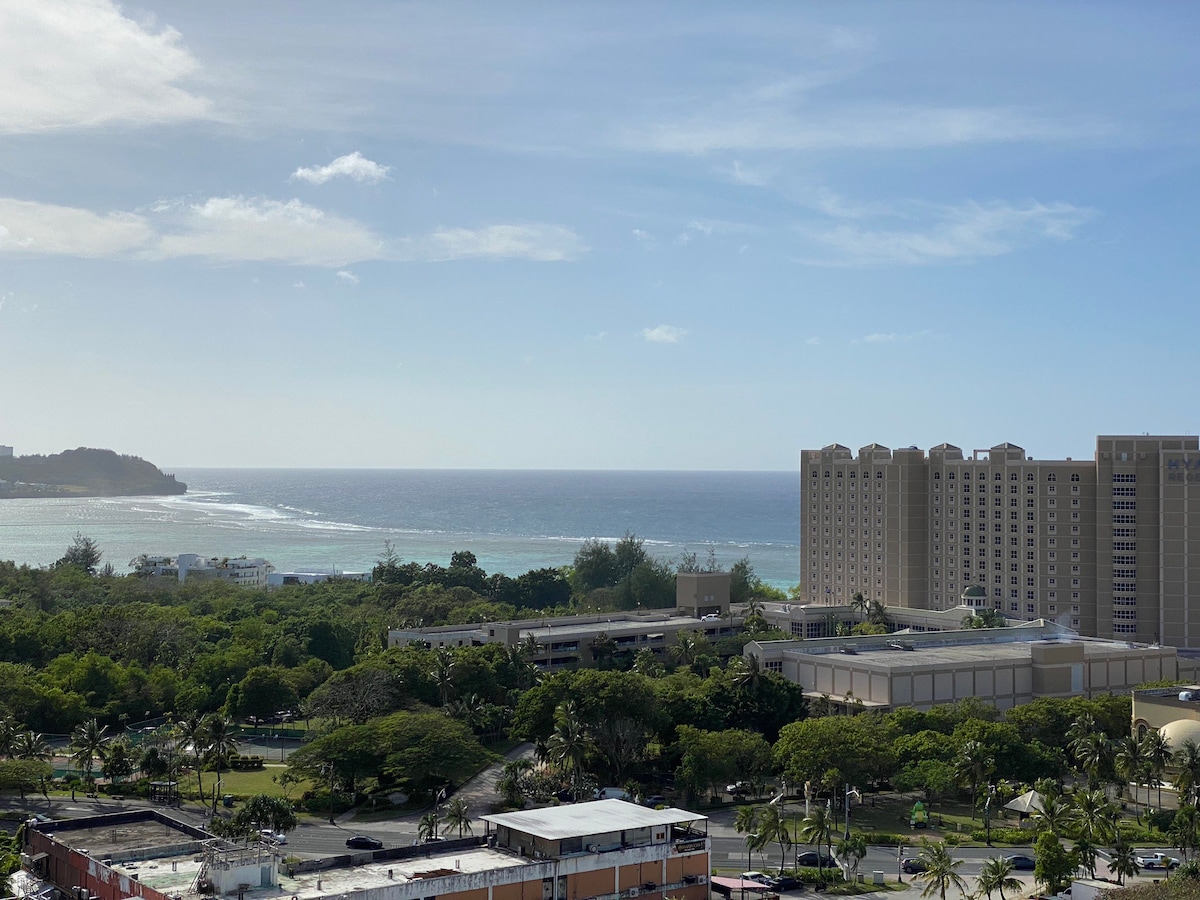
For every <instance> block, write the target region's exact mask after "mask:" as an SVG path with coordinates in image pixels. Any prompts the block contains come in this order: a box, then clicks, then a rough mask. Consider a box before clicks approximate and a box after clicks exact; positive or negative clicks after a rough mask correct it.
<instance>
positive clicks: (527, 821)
mask: <svg viewBox="0 0 1200 900" xmlns="http://www.w3.org/2000/svg"><path fill="white" fill-rule="evenodd" d="M480 818H481V819H483V821H485V822H488V823H489V824H491V825H497V826H501V825H502V826H504V827H506V828H511V829H513V830H514V831H519V832H521V833H523V834H531V835H533V836H534V837H539V838H542V839H544V840H548V841H560V840H565V839H566V838H573V837H588V836H589V835H593V834H608V833H610V832H613V831H622V830H625V829H629V828H652V827H653V826H655V825H674V824H677V823H680V822H698V821H701V820H707V818H708V817H707V816H702V815H699V814H697V813H693V812H688V811H687V810H683V809H674V808H671V809H647V808H646V807H644V806H638V805H637V804H636V803H627V802H625V801H624V800H594V801H592V802H590V803H574V804H571V805H569V806H548V807H546V808H544V809H529V810H524V811H523V812H511V813H498V814H496V815H492V816H480Z"/></svg>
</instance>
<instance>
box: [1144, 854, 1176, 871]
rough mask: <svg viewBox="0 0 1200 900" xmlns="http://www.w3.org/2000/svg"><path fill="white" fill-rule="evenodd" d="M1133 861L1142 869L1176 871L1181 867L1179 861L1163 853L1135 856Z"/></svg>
mask: <svg viewBox="0 0 1200 900" xmlns="http://www.w3.org/2000/svg"><path fill="white" fill-rule="evenodd" d="M1133 859H1134V862H1136V863H1137V864H1138V867H1139V868H1141V869H1174V868H1176V867H1177V866H1178V865H1179V860H1177V859H1176V858H1175V857H1173V856H1168V855H1167V854H1165V853H1163V852H1161V851H1159V852H1157V853H1149V854H1146V855H1145V856H1135V857H1134V858H1133Z"/></svg>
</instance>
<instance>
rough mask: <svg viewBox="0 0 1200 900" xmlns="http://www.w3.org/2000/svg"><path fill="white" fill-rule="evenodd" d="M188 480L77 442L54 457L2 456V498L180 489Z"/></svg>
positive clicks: (177, 492)
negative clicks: (75, 445)
mask: <svg viewBox="0 0 1200 900" xmlns="http://www.w3.org/2000/svg"><path fill="white" fill-rule="evenodd" d="M186 490H187V485H186V484H184V483H183V482H181V481H177V480H176V478H175V476H174V475H164V474H163V473H162V472H161V471H159V469H158V467H157V466H155V465H154V464H153V463H150V462H147V461H146V460H144V459H142V458H140V457H137V456H126V455H121V454H117V453H114V452H113V451H112V450H94V449H91V448H89V447H79V448H78V449H76V450H64V451H63V452H62V453H54V454H51V455H50V456H40V455H33V456H8V457H0V497H38V496H50V495H57V494H62V495H70V496H76V497H79V496H129V495H139V494H182V493H184V492H185V491H186Z"/></svg>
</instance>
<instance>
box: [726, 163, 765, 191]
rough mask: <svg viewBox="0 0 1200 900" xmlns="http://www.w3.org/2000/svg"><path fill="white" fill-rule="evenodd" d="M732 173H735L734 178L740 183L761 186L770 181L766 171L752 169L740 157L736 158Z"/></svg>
mask: <svg viewBox="0 0 1200 900" xmlns="http://www.w3.org/2000/svg"><path fill="white" fill-rule="evenodd" d="M731 174H732V175H733V180H734V181H736V182H737V183H738V184H746V185H751V186H754V187H761V186H762V185H764V184H766V183H767V182H768V181H770V178H769V177H768V176H767V174H766V173H765V172H761V171H759V170H757V169H751V168H750V167H749V166H747V165H745V164H744V163H743V162H742V161H741V160H740V159H735V160H734V161H733V169H732V171H731Z"/></svg>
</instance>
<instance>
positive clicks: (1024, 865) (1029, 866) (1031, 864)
mask: <svg viewBox="0 0 1200 900" xmlns="http://www.w3.org/2000/svg"><path fill="white" fill-rule="evenodd" d="M1004 860H1005V862H1008V863H1011V864H1012V867H1013V868H1014V869H1022V870H1025V871H1029V872H1032V871H1033V870H1034V868H1036V866H1037V861H1036V860H1034V858H1033V857H1032V856H1026V855H1025V854H1024V853H1018V854H1017V855H1016V856H1006V857H1004Z"/></svg>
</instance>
